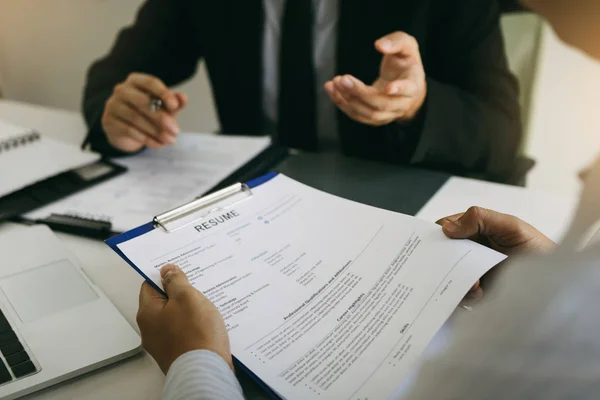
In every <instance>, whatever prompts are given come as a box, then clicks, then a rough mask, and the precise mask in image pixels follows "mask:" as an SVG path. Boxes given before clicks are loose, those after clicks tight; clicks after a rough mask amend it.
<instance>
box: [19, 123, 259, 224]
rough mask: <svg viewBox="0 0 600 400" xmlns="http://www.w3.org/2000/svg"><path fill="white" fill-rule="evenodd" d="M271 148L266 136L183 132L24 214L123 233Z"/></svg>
mask: <svg viewBox="0 0 600 400" xmlns="http://www.w3.org/2000/svg"><path fill="white" fill-rule="evenodd" d="M269 145H270V139H269V138H268V137H240V136H216V135H210V134H193V133H189V134H182V135H180V137H179V138H178V141H177V144H176V145H175V146H173V147H167V148H164V149H163V150H161V151H154V150H146V151H144V152H142V153H140V154H138V155H135V156H131V157H128V158H120V159H118V160H115V162H117V163H119V164H122V165H124V166H126V167H127V168H128V171H127V173H125V174H123V175H121V176H119V177H117V178H114V179H111V180H109V181H107V182H105V183H103V184H100V185H96V186H94V187H92V188H90V189H87V190H85V191H83V192H81V193H77V194H75V195H73V196H70V197H68V198H66V199H65V200H62V201H59V202H56V203H53V204H50V205H49V206H47V207H43V208H41V209H38V210H36V211H34V212H31V213H29V214H27V215H26V218H29V219H42V218H45V217H47V216H49V215H50V214H52V213H56V214H70V215H78V216H82V217H88V218H93V219H103V220H109V221H111V222H112V224H113V230H114V231H117V232H123V231H126V230H128V229H131V228H133V227H135V226H137V225H140V224H142V223H144V222H146V221H147V220H148V219H149V218H152V217H153V216H155V215H157V214H160V213H162V212H164V211H168V210H169V209H171V208H174V207H177V206H179V205H181V204H182V203H185V202H187V201H190V200H192V199H193V198H195V197H197V196H200V195H202V194H203V193H204V192H206V191H207V190H209V189H210V188H212V187H213V186H215V185H216V184H217V183H219V182H220V181H222V180H223V179H225V178H226V177H227V176H228V175H230V174H231V173H232V172H234V171H235V170H237V169H238V168H240V167H241V166H243V165H244V164H246V163H247V162H248V161H250V160H251V159H252V158H254V157H255V156H257V155H258V154H259V153H260V152H261V151H263V150H264V149H266V148H267V147H268V146H269Z"/></svg>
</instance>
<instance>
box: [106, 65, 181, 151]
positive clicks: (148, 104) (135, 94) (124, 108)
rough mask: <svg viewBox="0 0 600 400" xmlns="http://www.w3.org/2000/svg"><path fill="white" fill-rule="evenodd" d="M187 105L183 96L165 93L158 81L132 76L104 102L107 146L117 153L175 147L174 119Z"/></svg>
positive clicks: (138, 74)
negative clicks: (173, 145)
mask: <svg viewBox="0 0 600 400" xmlns="http://www.w3.org/2000/svg"><path fill="white" fill-rule="evenodd" d="M187 103H188V98H187V96H186V95H185V94H184V93H178V92H173V91H171V90H169V88H168V87H167V86H166V85H165V84H164V83H163V82H162V81H161V80H160V79H158V78H156V77H154V76H151V75H146V74H141V73H132V74H131V75H129V77H128V78H127V80H125V82H122V83H120V84H118V85H117V86H115V88H114V91H113V94H112V96H111V97H110V98H109V99H108V101H107V102H106V107H105V108H104V114H103V115H102V127H103V128H104V131H105V132H106V136H107V138H108V141H109V143H110V144H111V145H112V146H113V147H115V148H117V149H119V150H121V151H124V152H129V153H132V152H136V151H139V150H141V149H142V148H144V147H146V146H147V147H149V148H151V149H156V150H160V149H162V148H163V147H164V146H166V145H172V144H174V143H175V141H176V139H177V135H178V134H179V125H178V124H177V120H176V118H177V115H178V114H179V112H180V111H181V110H182V109H183V108H184V107H185V106H186V105H187Z"/></svg>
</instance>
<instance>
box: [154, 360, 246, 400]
mask: <svg viewBox="0 0 600 400" xmlns="http://www.w3.org/2000/svg"><path fill="white" fill-rule="evenodd" d="M243 398H244V394H243V392H242V388H241V386H240V384H239V382H238V381H237V379H236V377H235V374H234V373H233V371H232V370H231V368H229V365H227V363H226V362H225V361H224V360H223V359H222V358H221V357H220V356H219V355H217V354H216V353H213V352H212V351H208V350H194V351H190V352H188V353H185V354H184V355H182V356H180V357H179V358H177V360H175V362H174V363H173V365H171V368H170V369H169V372H168V373H167V379H166V381H165V387H164V391H163V399H164V400H214V399H231V400H243Z"/></svg>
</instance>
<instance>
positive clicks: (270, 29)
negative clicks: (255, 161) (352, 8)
mask: <svg viewBox="0 0 600 400" xmlns="http://www.w3.org/2000/svg"><path fill="white" fill-rule="evenodd" d="M312 1H313V7H314V10H315V24H314V27H313V29H314V30H313V38H314V40H315V42H314V43H313V51H314V53H313V60H314V63H315V78H316V82H315V84H316V86H317V87H316V94H317V98H316V102H317V104H316V112H317V114H316V117H317V135H318V137H319V143H320V148H321V149H322V150H326V149H328V148H329V149H331V148H335V147H337V146H338V143H339V136H338V129H337V119H336V106H335V104H333V102H332V101H331V100H330V99H329V96H328V95H327V92H325V89H323V85H324V84H325V82H327V81H328V80H330V79H332V78H333V77H334V76H335V71H336V62H335V61H336V44H337V26H338V17H339V10H338V7H339V0H312ZM263 4H264V10H265V30H264V39H263V65H264V69H263V71H264V73H263V109H264V112H265V129H266V131H267V133H274V132H275V131H276V129H277V115H278V114H277V113H278V98H279V42H280V39H281V22H282V20H283V10H284V6H285V0H263Z"/></svg>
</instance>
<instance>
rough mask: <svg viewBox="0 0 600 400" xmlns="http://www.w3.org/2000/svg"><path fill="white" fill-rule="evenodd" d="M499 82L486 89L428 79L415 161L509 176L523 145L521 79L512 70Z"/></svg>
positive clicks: (492, 176)
mask: <svg viewBox="0 0 600 400" xmlns="http://www.w3.org/2000/svg"><path fill="white" fill-rule="evenodd" d="M498 81H499V82H503V83H501V84H500V85H501V87H495V88H493V90H490V92H489V93H485V94H483V93H473V92H469V91H466V90H464V89H462V88H459V87H455V86H451V85H447V84H443V83H440V82H438V81H436V80H434V79H428V99H427V104H426V110H424V115H423V117H422V121H421V122H420V126H419V129H420V132H419V136H418V141H417V142H416V146H415V150H414V153H413V156H412V159H411V162H412V163H414V164H422V165H425V166H431V167H435V168H440V167H443V168H445V169H448V170H450V171H453V172H455V173H459V174H481V175H483V176H485V177H486V178H487V179H492V180H498V181H504V180H506V179H507V178H508V176H509V175H510V173H511V171H512V167H513V165H514V160H515V158H516V156H517V152H518V148H519V145H520V141H521V123H520V112H519V107H518V103H517V87H516V83H514V82H511V78H510V76H509V75H508V74H507V76H506V77H504V78H502V79H500V78H499V79H498ZM408 133H409V134H416V133H415V132H408Z"/></svg>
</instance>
